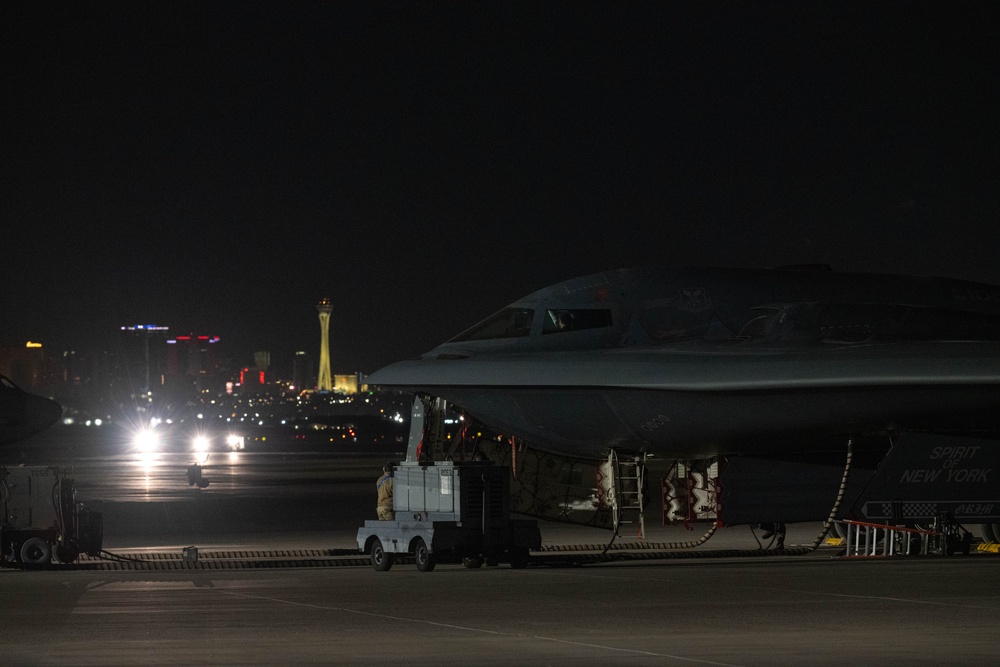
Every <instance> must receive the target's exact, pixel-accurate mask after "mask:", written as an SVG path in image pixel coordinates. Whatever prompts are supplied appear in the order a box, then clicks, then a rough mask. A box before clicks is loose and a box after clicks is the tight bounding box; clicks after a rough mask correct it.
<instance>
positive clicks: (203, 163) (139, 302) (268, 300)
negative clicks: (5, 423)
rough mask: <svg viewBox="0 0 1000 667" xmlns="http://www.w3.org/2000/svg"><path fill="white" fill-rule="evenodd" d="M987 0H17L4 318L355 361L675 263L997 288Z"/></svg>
mask: <svg viewBox="0 0 1000 667" xmlns="http://www.w3.org/2000/svg"><path fill="white" fill-rule="evenodd" d="M997 28H998V22H997V12H996V11H995V10H994V8H993V5H992V3H988V2H975V3H953V2H948V3H945V2H940V3H932V4H921V3H911V2H906V3H902V2H881V3H870V2H865V3H857V4H852V3H843V2H837V3H714V2H697V3H686V4H684V5H682V6H680V7H678V6H676V5H674V4H672V3H670V4H667V3H659V2H657V3H650V4H645V3H592V2H590V3H588V2H583V3H581V2H572V3H537V2H532V3H527V4H513V3H498V4H487V3H466V2H461V3H455V4H448V3H412V2H405V3H386V2H378V3H371V2H358V3H325V2H273V3H255V2H232V3H229V2H198V3H191V4H184V3H179V2H162V3H158V2H143V3H117V2H116V3H110V4H101V3H36V2H7V3H3V5H2V6H0V31H2V48H3V65H2V67H3V71H2V81H3V94H2V101H0V114H2V116H0V121H2V126H0V141H2V144H0V178H2V180H0V216H2V223H0V225H2V227H0V228H2V230H3V231H2V232H0V235H2V239H3V273H2V287H0V290H2V292H0V295H2V319H0V342H2V343H3V344H23V342H24V341H25V340H27V339H32V340H41V341H42V342H43V343H45V345H46V347H48V348H50V349H62V348H64V347H65V348H71V347H84V348H85V347H86V346H87V345H92V344H94V341H95V340H98V339H99V337H100V335H102V334H103V333H106V332H109V331H113V330H114V329H116V328H117V327H118V326H120V325H122V324H128V323H139V322H143V323H157V324H164V325H169V326H171V327H172V328H174V329H175V330H177V331H182V330H185V329H188V330H193V331H195V332H202V333H212V334H218V335H221V336H222V338H223V341H224V342H225V343H226V344H227V345H228V346H229V348H228V349H229V350H230V351H231V352H232V353H233V354H234V356H236V357H237V359H236V360H237V361H239V362H240V363H250V362H251V360H252V359H251V357H250V356H249V355H250V354H251V353H252V352H253V351H254V350H268V351H271V352H272V356H273V358H275V359H278V360H280V359H281V358H283V357H287V356H288V355H290V353H291V352H292V351H294V350H297V349H304V350H307V351H310V352H315V351H316V350H318V345H319V325H318V321H317V318H316V313H315V310H314V304H315V303H316V302H317V301H318V300H319V299H320V298H321V297H326V296H328V297H330V298H331V299H332V300H333V303H334V313H333V317H332V338H333V345H334V352H333V366H334V372H349V371H354V370H362V371H365V372H370V371H373V370H375V369H376V368H378V367H380V366H381V365H384V364H386V363H389V362H391V361H395V360H397V359H400V358H406V357H410V356H414V355H415V354H417V353H419V352H422V351H425V350H427V349H429V348H430V347H433V345H435V344H436V343H438V342H441V341H442V340H444V339H446V338H448V337H450V336H452V335H453V334H455V333H457V332H458V331H460V330H462V329H464V328H465V327H467V326H469V325H471V324H473V323H475V322H476V321H478V320H479V319H481V318H482V317H484V316H486V315H488V314H490V313H491V312H493V311H495V310H497V309H499V308H500V307H502V306H504V305H506V304H507V303H508V302H510V301H513V300H514V299H516V298H518V297H520V296H522V295H523V294H526V293H528V292H531V291H534V290H535V289H538V288H541V287H543V286H545V285H548V284H550V283H553V282H556V281H558V280H562V279H567V278H572V277H574V276H577V275H582V274H586V273H591V272H594V271H599V270H603V269H614V268H622V267H626V266H635V265H647V264H678V265H721V266H759V267H766V266H777V265H781V264H788V263H807V262H824V263H829V264H832V265H833V266H834V267H836V268H838V269H842V270H860V271H879V272H895V273H912V274H917V275H949V276H953V277H958V278H966V279H971V280H981V281H985V282H993V283H1000V271H998V269H997V265H996V260H997V255H998V250H1000V225H998V222H1000V216H998V213H1000V131H998V125H1000V122H998V121H1000V49H998V38H997V37H996V35H997V34H998V33H997Z"/></svg>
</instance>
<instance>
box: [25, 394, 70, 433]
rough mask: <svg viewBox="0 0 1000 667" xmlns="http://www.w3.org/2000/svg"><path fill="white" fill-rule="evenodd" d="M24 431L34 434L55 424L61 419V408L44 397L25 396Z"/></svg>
mask: <svg viewBox="0 0 1000 667" xmlns="http://www.w3.org/2000/svg"><path fill="white" fill-rule="evenodd" d="M25 399H26V400H25V410H24V412H25V419H24V430H25V431H26V432H27V433H35V432H37V431H41V430H43V429H46V428H48V427H50V426H52V425H53V424H55V423H56V422H57V421H59V419H60V418H61V417H62V413H63V407H62V405H60V404H59V403H57V402H56V401H53V400H52V399H49V398H45V397H44V396H34V395H32V394H26V395H25Z"/></svg>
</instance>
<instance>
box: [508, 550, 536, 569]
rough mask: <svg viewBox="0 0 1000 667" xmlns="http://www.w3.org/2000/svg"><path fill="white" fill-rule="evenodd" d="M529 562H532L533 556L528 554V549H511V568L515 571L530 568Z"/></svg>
mask: <svg viewBox="0 0 1000 667" xmlns="http://www.w3.org/2000/svg"><path fill="white" fill-rule="evenodd" d="M529 560H531V555H530V554H529V553H528V550H527V549H525V548H523V547H519V548H514V549H511V551H510V566H511V567H512V568H514V569H515V570H520V569H523V568H526V567H528V561H529Z"/></svg>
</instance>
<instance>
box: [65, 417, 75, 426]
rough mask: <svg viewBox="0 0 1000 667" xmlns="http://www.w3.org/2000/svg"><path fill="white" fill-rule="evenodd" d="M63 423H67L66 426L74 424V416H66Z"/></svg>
mask: <svg viewBox="0 0 1000 667" xmlns="http://www.w3.org/2000/svg"><path fill="white" fill-rule="evenodd" d="M63 424H65V425H66V426H71V425H72V424H73V418H72V417H66V418H65V419H63Z"/></svg>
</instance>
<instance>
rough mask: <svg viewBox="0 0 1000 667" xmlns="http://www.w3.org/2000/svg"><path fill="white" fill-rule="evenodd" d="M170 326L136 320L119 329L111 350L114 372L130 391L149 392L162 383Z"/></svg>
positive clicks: (112, 371)
mask: <svg viewBox="0 0 1000 667" xmlns="http://www.w3.org/2000/svg"><path fill="white" fill-rule="evenodd" d="M169 337H170V327H164V326H159V325H156V324H134V325H127V326H123V327H121V328H120V329H119V334H118V338H117V340H116V341H115V345H114V347H113V349H112V350H111V355H110V358H109V361H110V362H111V369H110V370H111V374H112V376H113V377H115V378H116V379H117V380H118V383H121V384H122V385H123V386H127V387H130V388H131V389H132V392H130V393H143V394H144V393H148V392H149V391H150V390H152V389H153V388H154V387H159V386H162V385H163V383H164V374H165V373H166V366H167V350H166V347H165V342H166V341H167V339H168V338H169Z"/></svg>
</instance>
